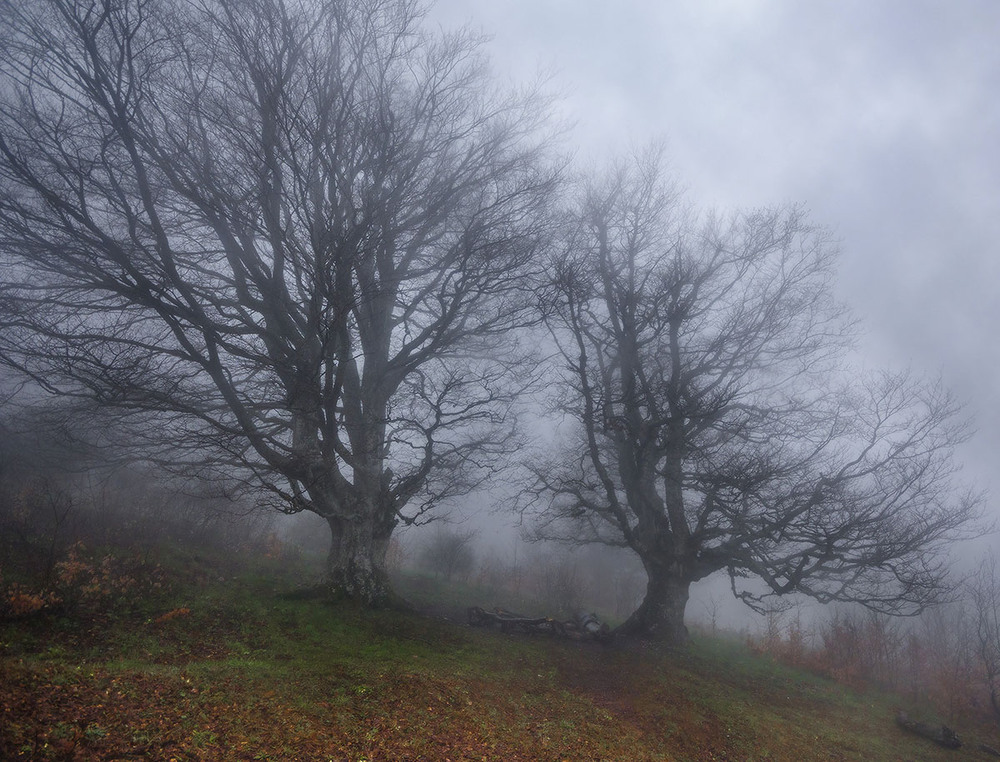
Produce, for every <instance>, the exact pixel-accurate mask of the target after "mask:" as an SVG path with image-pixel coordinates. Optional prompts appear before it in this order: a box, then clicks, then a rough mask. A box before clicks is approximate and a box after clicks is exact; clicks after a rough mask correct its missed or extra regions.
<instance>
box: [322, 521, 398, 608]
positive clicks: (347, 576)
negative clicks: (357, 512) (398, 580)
mask: <svg viewBox="0 0 1000 762" xmlns="http://www.w3.org/2000/svg"><path fill="white" fill-rule="evenodd" d="M327 521H328V523H329V524H330V533H331V538H330V555H329V557H328V559H327V564H326V585H327V587H328V588H329V590H330V592H331V593H332V594H333V595H334V596H336V597H344V598H350V599H351V600H354V601H357V602H359V603H362V604H364V605H366V606H382V605H386V604H387V603H389V602H390V601H391V600H392V598H393V595H392V588H391V587H390V585H389V577H388V575H387V574H386V569H385V554H386V550H387V549H388V547H389V539H390V537H391V536H392V528H391V526H390V527H389V528H388V529H386V528H383V527H380V526H379V524H380V523H383V524H384V523H385V522H379V521H378V520H377V519H374V518H372V517H365V518H362V519H357V520H353V521H349V520H346V519H342V518H336V517H328V518H327Z"/></svg>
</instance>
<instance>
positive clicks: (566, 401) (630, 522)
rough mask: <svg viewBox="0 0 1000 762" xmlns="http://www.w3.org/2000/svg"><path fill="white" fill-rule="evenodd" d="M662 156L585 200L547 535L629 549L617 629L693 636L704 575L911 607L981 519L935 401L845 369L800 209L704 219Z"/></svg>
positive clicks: (824, 254) (755, 596)
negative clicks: (625, 614) (637, 596)
mask: <svg viewBox="0 0 1000 762" xmlns="http://www.w3.org/2000/svg"><path fill="white" fill-rule="evenodd" d="M660 163H661V160H660V154H659V152H658V151H656V150H653V151H649V152H647V153H645V154H642V155H641V156H640V157H638V158H637V159H636V160H635V161H633V162H631V163H623V164H620V165H618V166H616V167H615V168H614V169H613V170H612V171H611V172H610V173H609V174H608V175H607V176H606V177H605V178H603V179H602V180H600V181H594V182H592V183H591V184H590V185H589V186H588V187H587V189H586V192H585V193H584V194H583V198H582V200H581V201H580V203H579V206H578V207H577V209H576V212H575V215H574V217H573V220H572V222H571V224H570V229H569V232H568V233H567V241H566V244H565V250H564V253H563V254H562V255H561V256H560V257H559V258H558V259H557V261H556V262H555V263H554V265H553V269H552V278H551V286H552V291H551V299H550V300H549V302H548V303H547V305H546V306H547V311H548V320H549V325H550V327H551V330H552V334H553V336H554V338H555V341H556V343H557V344H558V347H559V351H560V353H561V356H562V360H563V362H564V370H565V373H564V375H563V377H562V387H561V388H562V392H561V396H560V397H559V399H558V409H559V411H560V412H561V413H563V414H564V415H566V416H567V417H568V419H569V420H570V421H571V422H573V424H574V425H575V428H574V429H573V430H572V432H571V433H570V438H571V441H569V442H568V443H567V444H566V445H565V446H564V447H562V448H561V450H560V453H559V455H557V456H556V457H555V458H553V459H552V460H551V461H550V462H538V463H535V465H534V473H535V477H536V482H535V486H534V489H533V492H532V494H533V498H534V505H535V506H536V507H541V508H542V509H543V510H542V520H541V523H540V526H539V529H540V535H541V536H543V537H554V538H561V539H564V540H569V541H572V542H604V543H609V544H614V545H623V546H626V547H629V548H631V549H632V550H633V551H635V553H636V554H637V555H638V556H639V558H640V559H641V560H642V563H643V565H644V567H645V570H646V574H647V577H648V583H647V589H646V595H645V598H644V600H643V601H642V604H641V605H640V606H639V608H638V609H637V610H636V611H635V612H634V613H633V614H632V616H631V617H630V618H629V619H628V621H626V622H625V623H624V624H623V625H622V628H621V631H622V632H623V633H628V634H635V635H640V636H644V637H651V638H662V639H665V640H670V641H683V640H684V639H685V638H686V637H687V630H686V629H685V626H684V609H685V606H686V604H687V600H688V590H689V586H690V585H691V583H692V582H694V581H696V580H699V579H702V578H703V577H706V576H708V575H710V574H712V573H714V572H716V571H719V570H726V571H727V572H728V573H729V575H730V577H731V580H732V586H733V591H734V593H735V594H736V595H738V596H739V597H741V598H742V599H743V600H745V601H746V602H748V603H750V604H753V605H757V606H758V607H759V606H760V604H761V601H762V599H763V597H764V594H761V592H760V590H759V589H756V592H755V588H754V587H746V586H744V585H743V581H744V579H746V578H748V577H755V578H757V579H759V580H762V581H763V582H764V584H765V586H766V588H767V593H766V594H767V595H772V594H775V595H782V594H785V593H792V592H798V593H804V594H806V595H809V596H812V597H813V598H816V599H817V600H820V601H855V602H860V603H863V604H865V605H867V606H869V607H871V608H873V609H876V610H880V611H889V612H902V611H912V610H919V609H920V608H921V607H923V606H924V605H926V604H927V603H928V602H930V601H932V600H934V598H935V595H936V594H937V593H938V592H939V591H940V589H941V586H942V584H943V580H944V577H945V568H944V566H943V564H942V561H941V557H940V551H941V550H942V548H943V546H944V545H945V544H946V543H947V542H948V541H949V540H950V539H951V538H952V537H953V536H955V534H956V533H957V532H959V531H960V530H962V528H963V527H966V526H967V524H968V522H969V521H970V520H971V519H973V517H975V516H976V515H977V511H978V500H977V497H976V496H975V495H972V494H969V493H968V492H963V491H962V490H961V489H960V487H959V485H956V484H954V483H953V479H952V477H953V475H954V472H955V467H954V465H953V464H952V449H953V447H954V445H955V444H956V443H958V442H960V441H962V439H963V438H964V436H965V430H964V429H963V426H962V425H961V424H960V423H959V422H957V421H956V418H955V416H956V413H957V412H958V409H957V407H956V405H955V403H954V402H953V401H952V399H951V398H950V397H949V396H948V394H947V393H946V392H944V391H943V390H942V389H941V388H940V387H938V386H934V385H924V384H921V383H917V382H915V381H913V380H911V379H909V378H908V377H907V376H905V375H892V374H888V373H879V374H874V375H872V376H868V375H861V374H857V375H854V376H850V375H849V374H847V373H845V372H841V367H840V363H841V362H842V360H843V357H844V354H845V350H846V348H847V347H848V346H849V341H850V339H851V336H852V328H853V326H852V322H851V319H850V317H849V316H848V315H847V314H846V313H845V311H844V310H843V309H842V308H841V307H840V306H838V304H837V303H836V301H835V300H834V298H833V295H832V293H831V283H832V277H833V275H832V273H833V271H832V266H833V263H834V258H835V257H834V250H833V248H832V247H831V245H830V243H829V241H828V240H827V238H826V237H825V235H824V233H823V231H821V230H818V229H816V228H813V227H811V226H810V225H809V224H808V223H807V222H806V220H805V219H804V216H803V213H802V212H801V211H800V210H799V209H797V208H779V209H761V210H757V211H753V212H746V213H740V214H734V215H732V216H730V217H720V216H713V215H710V216H708V217H707V218H705V219H702V220H698V219H696V218H695V217H694V216H693V215H691V214H688V213H685V212H684V210H683V209H682V207H681V204H680V202H679V201H678V199H677V196H676V194H675V193H673V192H672V190H671V189H670V187H669V186H668V185H667V184H666V183H665V181H664V177H663V173H662V170H661V167H660Z"/></svg>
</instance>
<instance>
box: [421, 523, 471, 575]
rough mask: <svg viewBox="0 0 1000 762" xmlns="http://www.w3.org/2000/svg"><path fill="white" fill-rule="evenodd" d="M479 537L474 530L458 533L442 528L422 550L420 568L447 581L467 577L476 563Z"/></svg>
mask: <svg viewBox="0 0 1000 762" xmlns="http://www.w3.org/2000/svg"><path fill="white" fill-rule="evenodd" d="M477 535H478V532H476V530H474V529H467V530H465V531H457V530H454V529H448V528H447V527H440V528H439V529H438V530H437V531H436V532H435V533H434V534H433V535H431V538H430V539H429V540H427V541H426V543H425V544H424V546H423V547H422V548H421V549H420V555H419V563H420V566H422V567H423V568H424V569H426V570H428V571H431V572H434V573H435V574H439V575H441V576H442V577H444V578H445V579H447V580H450V579H452V578H453V577H455V576H459V577H467V576H468V575H469V574H470V573H471V572H472V569H473V567H474V566H475V563H476V552H475V540H476V537H477Z"/></svg>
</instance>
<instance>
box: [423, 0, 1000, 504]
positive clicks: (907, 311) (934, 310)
mask: <svg viewBox="0 0 1000 762" xmlns="http://www.w3.org/2000/svg"><path fill="white" fill-rule="evenodd" d="M431 19H432V21H433V22H435V23H440V24H442V25H443V26H445V27H455V26H459V25H462V24H468V25H470V26H472V27H475V28H479V29H482V30H483V31H485V32H487V33H489V34H490V35H492V38H493V40H492V43H491V44H490V46H489V52H490V55H491V57H492V60H493V63H494V68H495V70H496V72H497V73H498V74H499V75H500V76H502V77H507V76H509V77H511V78H513V79H514V80H515V81H525V80H531V79H532V78H533V77H534V75H535V74H536V72H537V71H538V70H539V69H543V70H546V69H547V70H553V71H555V79H554V84H555V87H556V88H557V89H558V90H559V91H560V92H562V93H564V97H563V99H562V101H561V104H560V107H559V110H560V112H561V113H562V114H564V115H565V116H566V117H568V118H569V119H571V120H572V121H573V122H574V123H575V125H576V126H575V128H574V129H573V131H572V133H571V140H572V142H573V144H575V145H576V146H577V147H578V150H579V152H580V153H581V154H582V155H583V156H585V157H589V156H599V155H600V154H601V152H602V151H605V150H606V149H608V148H609V147H610V148H612V149H614V150H621V149H625V148H627V147H628V146H629V145H630V144H643V143H645V142H647V141H649V140H653V139H657V138H663V139H665V140H666V142H667V145H668V153H669V158H670V163H671V165H672V166H673V167H674V168H675V169H676V172H677V175H678V178H679V180H680V181H681V184H682V185H683V186H685V187H686V188H687V189H688V192H689V200H690V201H691V202H694V203H696V204H697V205H699V206H701V207H719V208H728V207H734V206H759V205H767V204H773V203H783V202H788V201H794V202H802V203H804V204H805V205H806V206H807V208H808V209H809V210H810V212H811V217H812V220H813V221H814V222H816V223H819V224H823V225H826V226H828V227H830V228H831V229H833V230H834V232H835V234H836V235H837V237H838V238H839V239H840V241H841V248H842V265H841V271H840V282H839V290H840V293H841V294H842V295H843V297H844V298H845V300H846V301H848V302H849V303H850V304H851V305H852V307H853V308H854V309H855V311H856V312H857V313H858V314H859V315H860V316H861V317H862V318H863V319H864V321H865V325H866V329H867V330H866V334H867V338H866V340H865V348H866V352H867V356H868V357H869V358H870V362H871V364H873V365H879V364H894V365H897V366H899V365H902V366H910V367H913V368H914V369H916V370H920V371H922V372H925V373H928V374H932V375H933V374H938V373H940V374H942V376H943V377H944V379H945V381H946V382H947V383H948V384H949V385H950V386H951V387H952V388H953V389H955V390H956V391H957V392H958V393H959V394H961V395H962V396H963V397H965V398H966V399H967V400H968V401H969V411H970V413H971V414H973V415H974V417H975V420H976V422H977V425H978V428H979V434H978V435H977V437H976V439H975V441H974V443H973V446H970V447H969V448H967V449H966V451H965V452H964V453H963V454H964V457H965V458H966V459H967V460H968V461H969V472H970V473H971V474H973V475H974V476H975V477H976V479H977V480H978V481H979V482H981V483H984V484H988V483H990V482H992V483H993V486H994V487H995V488H1000V479H996V478H995V474H996V472H997V466H998V464H1000V336H998V334H1000V298H998V294H997V291H998V286H1000V2H997V0H933V1H923V0H809V1H808V2H805V1H803V0H683V1H681V2H677V1H674V0H615V1H614V2H609V1H607V0H606V1H605V2H593V1H592V0H439V1H438V4H437V5H436V6H435V8H434V9H433V10H432V13H431ZM997 502H998V501H997V500H996V499H994V500H993V503H994V504H997Z"/></svg>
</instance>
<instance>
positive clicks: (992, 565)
mask: <svg viewBox="0 0 1000 762" xmlns="http://www.w3.org/2000/svg"><path fill="white" fill-rule="evenodd" d="M968 595H969V601H970V603H971V604H972V616H973V621H974V623H975V646H974V647H975V650H976V652H977V656H978V657H979V661H980V670H981V676H982V681H983V685H984V687H985V688H986V690H987V692H988V693H989V696H990V708H991V709H992V710H993V717H994V719H996V720H1000V574H998V573H997V560H996V556H994V555H993V554H992V553H991V554H990V555H988V556H987V557H986V558H985V559H984V560H983V562H982V563H981V564H980V566H979V569H978V570H977V571H976V573H975V574H974V575H973V576H972V578H971V579H970V580H969V583H968Z"/></svg>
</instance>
